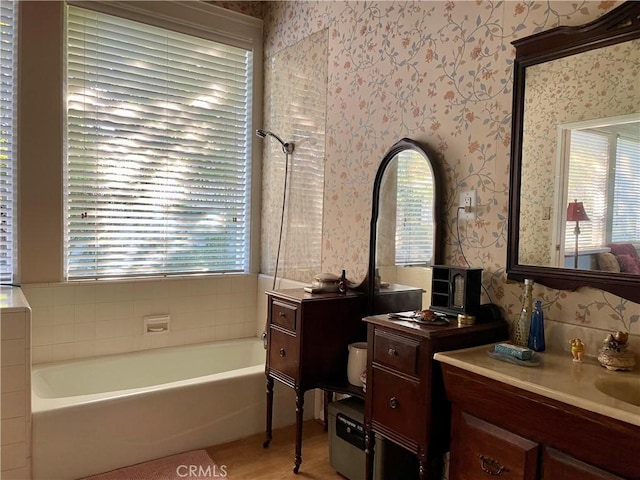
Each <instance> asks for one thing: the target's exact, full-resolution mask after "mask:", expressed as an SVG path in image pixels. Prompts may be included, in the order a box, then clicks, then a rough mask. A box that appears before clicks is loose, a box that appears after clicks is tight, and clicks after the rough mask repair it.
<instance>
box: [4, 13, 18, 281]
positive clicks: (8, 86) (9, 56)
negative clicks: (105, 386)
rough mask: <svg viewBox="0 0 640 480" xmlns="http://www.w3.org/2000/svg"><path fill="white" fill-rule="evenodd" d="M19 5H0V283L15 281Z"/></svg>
mask: <svg viewBox="0 0 640 480" xmlns="http://www.w3.org/2000/svg"><path fill="white" fill-rule="evenodd" d="M17 7H18V5H17V2H14V1H11V0H10V1H3V2H0V71H1V74H0V281H1V282H12V281H13V265H14V256H15V251H14V235H15V217H14V213H15V212H14V204H15V187H14V181H15V168H16V143H15V135H16V130H15V126H16V111H17V110H16V88H17V68H16V62H17V25H18V23H17V18H16V17H17V10H18V8H17Z"/></svg>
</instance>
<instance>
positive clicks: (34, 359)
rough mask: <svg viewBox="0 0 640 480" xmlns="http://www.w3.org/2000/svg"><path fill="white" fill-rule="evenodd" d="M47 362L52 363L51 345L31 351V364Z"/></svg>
mask: <svg viewBox="0 0 640 480" xmlns="http://www.w3.org/2000/svg"><path fill="white" fill-rule="evenodd" d="M49 362H53V345H38V346H34V347H33V348H32V349H31V363H32V364H34V365H37V364H39V363H49Z"/></svg>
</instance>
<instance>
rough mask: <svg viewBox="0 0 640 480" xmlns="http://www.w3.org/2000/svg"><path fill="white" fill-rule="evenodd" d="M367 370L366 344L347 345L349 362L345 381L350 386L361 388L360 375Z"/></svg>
mask: <svg viewBox="0 0 640 480" xmlns="http://www.w3.org/2000/svg"><path fill="white" fill-rule="evenodd" d="M366 369H367V342H358V343H352V344H350V345H349V360H348V361H347V379H348V380H349V383H350V384H351V385H354V386H356V387H362V385H363V383H362V380H361V379H360V375H362V372H364V371H365V370H366Z"/></svg>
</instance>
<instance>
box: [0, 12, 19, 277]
mask: <svg viewBox="0 0 640 480" xmlns="http://www.w3.org/2000/svg"><path fill="white" fill-rule="evenodd" d="M6 5H8V7H4V6H3V8H9V9H10V14H11V20H12V25H11V32H10V38H11V43H10V48H11V56H10V59H9V61H10V62H11V63H12V67H11V75H10V77H11V80H10V81H11V85H10V94H11V99H10V109H9V110H10V115H11V118H10V119H9V120H10V123H11V126H10V127H9V129H10V132H9V135H8V136H7V137H10V147H9V148H8V149H7V152H8V153H7V156H8V159H7V164H8V165H7V173H8V177H9V181H8V182H7V186H8V188H7V189H8V190H9V192H8V195H7V197H9V198H7V202H6V203H7V209H6V210H7V211H6V212H3V213H4V215H3V217H4V218H6V219H7V223H6V225H8V226H7V227H6V228H7V229H8V234H7V235H4V233H2V234H1V235H2V238H3V240H2V242H1V244H2V245H5V244H6V246H7V248H6V256H5V255H4V253H5V249H4V248H3V257H2V267H1V268H0V281H1V282H2V284H12V283H13V282H14V281H15V278H16V277H17V272H16V270H17V266H18V242H17V240H18V236H17V232H18V204H17V200H18V196H17V191H18V176H17V175H18V114H19V112H18V86H19V77H18V42H19V12H20V8H19V7H20V5H19V2H18V1H14V0H9V1H8V2H7V4H6ZM3 30H4V28H3ZM3 43H4V42H3ZM5 73H6V72H5ZM4 76H7V75H4ZM3 83H4V82H3ZM7 123H8V122H7ZM2 204H4V202H2ZM2 210H4V209H2ZM4 222H5V220H4V219H3V220H2V224H3V225H4ZM2 228H3V230H4V229H5V227H4V226H3V227H2ZM5 237H6V240H5V239H4V238H5Z"/></svg>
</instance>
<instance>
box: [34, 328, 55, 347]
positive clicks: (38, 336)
mask: <svg viewBox="0 0 640 480" xmlns="http://www.w3.org/2000/svg"><path fill="white" fill-rule="evenodd" d="M31 342H32V344H33V347H34V348H35V347H40V346H42V345H51V344H52V343H53V327H52V326H44V327H36V326H34V327H33V328H32V329H31Z"/></svg>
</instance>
